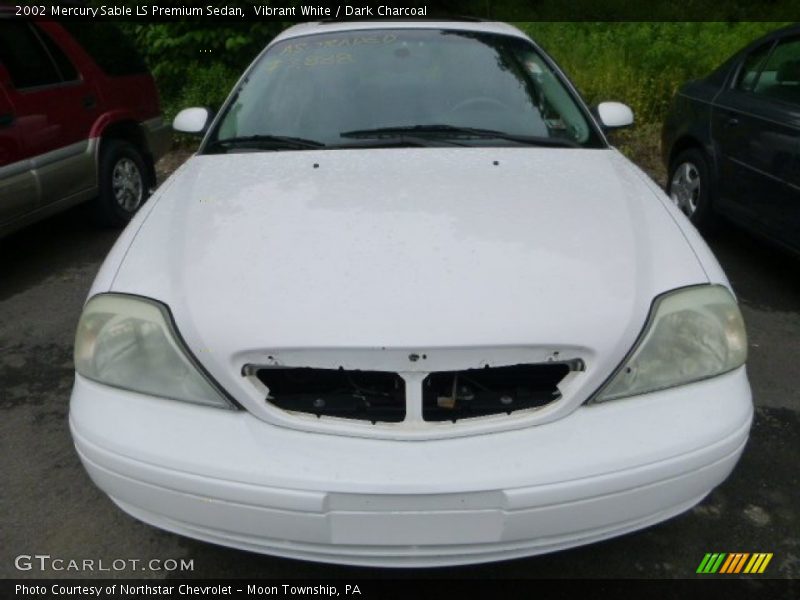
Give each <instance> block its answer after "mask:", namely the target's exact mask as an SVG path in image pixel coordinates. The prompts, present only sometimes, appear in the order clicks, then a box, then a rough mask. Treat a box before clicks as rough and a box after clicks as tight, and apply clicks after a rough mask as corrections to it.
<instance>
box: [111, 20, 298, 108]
mask: <svg viewBox="0 0 800 600" xmlns="http://www.w3.org/2000/svg"><path fill="white" fill-rule="evenodd" d="M286 25H287V24H286V23H280V22H265V23H242V24H238V23H227V22H224V23H216V24H207V23H199V22H197V23H195V22H191V21H185V20H184V21H177V22H163V23H146V24H141V23H124V24H122V26H121V27H122V28H123V29H124V31H125V33H126V34H127V35H128V36H130V37H131V38H132V39H133V41H134V42H135V43H136V45H137V47H138V48H139V51H140V52H141V53H142V55H143V56H144V58H145V60H146V61H147V64H148V66H149V67H150V70H151V71H152V73H153V76H154V77H155V78H156V82H157V83H158V88H159V92H160V93H161V98H162V101H163V104H164V112H165V113H166V115H167V117H169V118H171V117H172V116H174V114H175V113H176V112H177V111H178V110H180V109H181V108H183V107H185V106H197V105H200V106H211V107H214V108H218V107H219V106H220V104H222V102H223V101H224V100H225V97H226V96H227V95H228V93H229V92H230V90H231V88H232V87H233V85H234V84H235V83H236V80H237V79H238V78H239V76H240V75H241V73H242V71H243V70H244V69H245V68H246V67H247V65H248V64H250V62H251V61H252V60H253V59H254V58H255V57H256V56H257V55H258V53H259V52H261V50H263V49H264V46H266V45H267V43H268V42H269V41H270V40H271V39H272V38H273V37H274V36H275V35H276V34H277V33H278V32H279V31H281V30H282V29H284V28H285V27H286Z"/></svg>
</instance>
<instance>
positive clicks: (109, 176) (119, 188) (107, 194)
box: [94, 140, 149, 227]
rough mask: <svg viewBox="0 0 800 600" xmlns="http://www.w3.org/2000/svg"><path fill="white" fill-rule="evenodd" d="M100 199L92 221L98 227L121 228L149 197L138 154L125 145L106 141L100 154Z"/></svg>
mask: <svg viewBox="0 0 800 600" xmlns="http://www.w3.org/2000/svg"><path fill="white" fill-rule="evenodd" d="M99 177H100V195H99V196H98V198H97V200H96V202H95V206H94V214H95V218H96V219H97V221H98V222H99V223H100V224H101V225H106V226H111V227H122V226H124V225H126V224H127V223H128V221H130V220H131V217H133V215H135V214H136V211H137V210H139V207H141V206H142V204H144V201H145V200H147V196H148V194H149V186H148V178H147V168H146V167H145V162H144V158H143V157H142V154H141V152H139V150H138V149H137V148H136V146H134V145H133V144H130V143H129V142H125V141H122V140H108V141H105V142H103V145H102V149H101V151H100V173H99Z"/></svg>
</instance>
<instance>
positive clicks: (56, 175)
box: [0, 9, 170, 236]
mask: <svg viewBox="0 0 800 600" xmlns="http://www.w3.org/2000/svg"><path fill="white" fill-rule="evenodd" d="M169 140H170V134H169V128H168V125H166V124H165V123H164V121H163V119H162V117H161V110H160V107H159V100H158V92H157V91H156V87H155V83H154V81H153V78H152V77H151V76H150V74H149V73H148V72H147V68H146V67H145V65H144V63H143V62H142V60H141V58H140V57H139V56H138V54H137V53H136V51H135V50H134V49H133V47H132V45H131V44H130V42H128V41H127V40H126V39H125V37H124V36H122V35H121V34H120V32H119V31H118V30H117V29H116V28H115V27H114V26H113V25H111V24H107V23H103V24H93V23H88V22H64V23H60V24H59V23H55V22H53V21H47V20H28V19H19V18H14V17H12V16H9V15H8V14H6V15H4V14H3V12H2V9H0V236H2V235H4V234H7V233H9V232H11V231H13V230H15V229H18V228H20V227H22V226H24V225H27V224H28V223H31V222H33V221H37V220H39V219H42V218H44V217H46V216H49V215H52V214H54V213H56V212H59V211H61V210H64V209H66V208H68V207H70V206H73V205H75V204H78V203H80V202H84V201H91V202H92V210H93V213H94V215H95V217H96V218H97V220H98V221H99V222H101V223H102V224H105V225H114V226H122V225H124V224H125V223H127V222H128V221H129V220H130V218H131V216H133V214H134V213H135V212H136V210H137V209H138V208H139V207H140V206H141V204H142V202H144V200H145V199H146V198H147V195H148V193H149V191H150V189H151V188H152V187H153V186H154V185H155V168H154V165H155V161H157V160H158V158H159V157H160V156H161V155H162V154H163V153H164V152H165V151H166V150H167V148H168V145H169Z"/></svg>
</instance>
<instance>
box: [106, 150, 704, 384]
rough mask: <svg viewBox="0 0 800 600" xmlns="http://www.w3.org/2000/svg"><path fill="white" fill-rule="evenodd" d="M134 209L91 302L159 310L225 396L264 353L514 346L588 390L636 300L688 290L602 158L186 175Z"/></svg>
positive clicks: (630, 335) (647, 207)
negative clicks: (130, 232) (558, 357)
mask: <svg viewBox="0 0 800 600" xmlns="http://www.w3.org/2000/svg"><path fill="white" fill-rule="evenodd" d="M495 163H496V164H495ZM153 201H154V202H156V205H155V206H154V207H153V208H152V210H151V211H150V214H149V215H148V216H147V218H146V219H145V220H144V223H143V225H142V226H141V229H140V230H139V232H138V234H137V235H136V236H135V237H134V239H133V241H132V243H131V246H130V248H129V250H128V252H127V254H126V255H125V258H124V260H123V261H122V263H121V266H120V268H119V270H118V272H117V275H116V278H115V279H114V281H113V285H112V286H111V287H112V289H113V290H115V291H120V292H128V293H134V294H140V295H144V296H149V297H152V298H156V299H158V300H161V301H163V302H165V303H166V304H167V305H169V306H170V308H171V310H172V312H173V314H174V316H175V320H176V323H177V325H178V328H179V329H180V331H181V333H182V334H183V336H184V337H185V339H186V340H187V342H188V343H189V345H190V346H191V348H192V349H193V350H194V352H195V354H197V356H198V358H199V359H200V360H201V361H202V362H203V363H204V364H205V365H206V367H207V368H208V369H209V371H210V372H211V373H212V375H214V376H215V377H216V378H217V379H218V380H219V381H220V383H222V385H223V386H225V387H226V388H227V389H229V390H231V391H232V393H234V394H236V389H237V388H239V389H244V388H243V387H242V386H243V385H244V384H243V383H242V381H241V379H242V378H241V375H240V369H241V364H242V361H243V360H244V359H245V358H250V359H252V357H254V356H259V355H265V354H266V353H267V352H268V351H269V350H271V349H281V348H284V349H285V348H328V349H343V348H382V347H385V348H389V349H391V348H402V349H422V350H424V349H426V348H428V349H429V348H437V347H499V346H527V345H531V346H537V347H543V348H551V349H554V350H555V349H559V348H560V349H567V351H568V352H573V353H582V354H583V355H584V356H585V357H587V358H588V360H587V372H588V375H589V377H588V379H589V381H587V382H586V383H587V385H588V387H587V390H588V389H590V388H591V387H592V386H593V385H595V384H599V383H600V382H601V381H602V380H603V379H604V378H605V377H606V376H608V374H609V373H610V372H611V370H612V369H613V368H614V367H615V366H616V365H617V364H618V363H619V361H620V360H621V358H622V357H623V356H624V354H625V352H626V351H627V350H628V349H629V348H630V345H631V344H632V343H633V341H634V340H635V338H636V336H637V334H638V333H639V331H640V329H641V327H642V325H643V323H644V321H645V318H646V315H647V311H648V309H649V307H650V304H651V301H652V299H653V297H654V296H655V295H657V294H658V293H661V292H663V291H666V290H669V289H673V288H677V287H680V286H685V285H690V284H696V283H704V282H707V281H708V278H707V276H706V274H705V272H704V270H703V268H702V267H701V264H700V263H699V262H698V259H697V258H696V256H695V255H694V252H693V250H692V247H691V246H690V245H689V243H688V242H687V241H686V239H685V238H684V235H683V233H682V232H681V229H680V228H679V227H678V226H677V225H676V222H675V217H674V216H673V215H672V214H671V213H670V211H668V210H667V209H666V207H665V205H664V204H663V202H662V200H661V199H660V198H658V197H657V196H656V195H655V194H654V192H653V191H652V190H651V189H650V188H649V187H648V186H647V185H646V184H645V182H644V180H643V179H642V175H641V173H640V172H637V171H636V170H635V168H634V167H633V166H632V165H631V164H630V163H629V162H628V161H627V160H625V159H624V158H622V157H621V156H620V155H619V154H618V153H617V152H616V151H614V150H586V149H552V148H541V149H540V148H491V149H486V148H483V149H476V148H453V149H439V148H436V149H434V148H413V149H380V150H376V149H370V150H338V151H335V150H334V151H308V152H305V151H304V152H293V151H287V152H266V153H240V154H230V155H216V156H198V157H194V158H192V159H191V160H190V161H189V163H188V164H187V165H186V166H185V167H184V168H183V169H181V170H180V171H179V172H178V173H176V174H175V175H174V176H173V178H172V179H171V181H170V182H169V183H168V184H166V188H165V190H164V191H163V193H161V194H160V195H159V196H158V197H157V198H156V199H154V200H153ZM570 349H572V350H570ZM464 366H465V367H467V366H472V365H464ZM398 368H399V367H398Z"/></svg>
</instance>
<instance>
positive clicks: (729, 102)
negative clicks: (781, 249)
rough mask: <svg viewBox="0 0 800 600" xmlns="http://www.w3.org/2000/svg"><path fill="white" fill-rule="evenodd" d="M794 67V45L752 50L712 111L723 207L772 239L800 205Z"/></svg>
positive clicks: (799, 46)
mask: <svg viewBox="0 0 800 600" xmlns="http://www.w3.org/2000/svg"><path fill="white" fill-rule="evenodd" d="M798 60H800V39H798V38H786V39H784V40H779V41H771V42H768V43H766V44H764V45H762V46H759V47H758V48H755V49H754V50H753V51H752V52H750V53H749V54H748V55H746V56H745V57H744V58H743V60H742V63H741V66H740V67H739V69H738V71H737V72H736V73H735V74H734V77H732V79H731V80H730V82H729V84H728V85H726V87H725V88H724V89H723V90H722V91H721V92H720V93H719V94H718V95H717V97H716V98H715V100H714V105H713V107H712V119H711V133H712V139H713V140H714V143H715V145H716V150H717V156H718V159H719V165H718V167H719V175H720V177H719V195H720V202H721V205H722V206H721V207H722V208H723V210H725V212H728V213H729V214H731V215H732V216H734V217H735V218H738V220H740V221H744V222H746V223H747V224H748V225H750V226H754V227H756V228H757V229H760V230H762V231H764V232H769V233H770V234H772V235H780V236H784V235H785V230H786V227H787V217H789V213H792V212H794V211H796V210H797V204H798V203H797V193H798V187H797V186H798V183H800V182H798V171H797V168H798V162H797V161H798V152H799V151H800V110H798V109H799V108H800V107H799V106H798V104H796V103H795V101H796V99H797V93H798V91H800V88H798V85H800V73H798V72H796V71H797V69H796V70H793V67H792V65H793V64H794V61H798ZM787 211H788V212H787ZM795 218H798V217H797V216H796V215H795V216H794V217H792V220H793V219H795ZM783 241H785V240H783Z"/></svg>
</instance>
